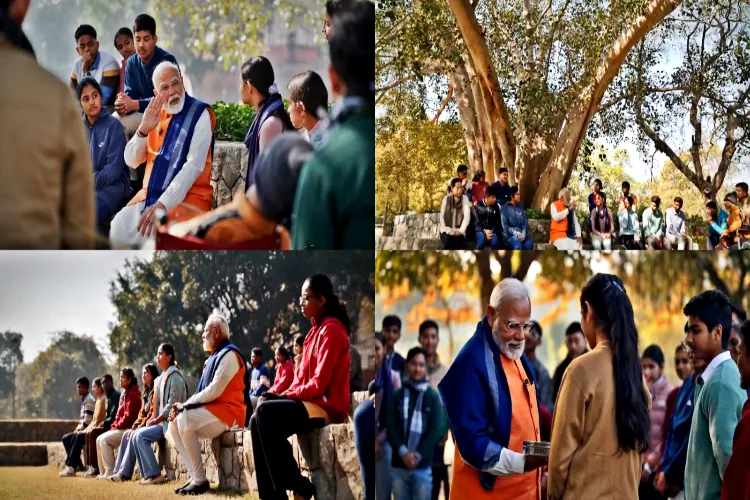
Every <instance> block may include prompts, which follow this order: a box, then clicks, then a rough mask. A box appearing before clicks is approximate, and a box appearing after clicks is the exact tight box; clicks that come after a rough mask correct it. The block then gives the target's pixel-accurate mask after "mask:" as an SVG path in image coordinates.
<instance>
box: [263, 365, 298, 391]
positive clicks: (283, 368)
mask: <svg viewBox="0 0 750 500" xmlns="http://www.w3.org/2000/svg"><path fill="white" fill-rule="evenodd" d="M293 381H294V361H292V360H291V359H287V360H286V361H285V362H283V363H282V364H280V365H279V367H278V368H277V369H276V378H275V379H274V381H273V385H272V386H271V388H270V389H269V390H268V392H270V393H272V394H281V393H282V392H284V391H285V390H287V389H289V387H291V386H292V382H293Z"/></svg>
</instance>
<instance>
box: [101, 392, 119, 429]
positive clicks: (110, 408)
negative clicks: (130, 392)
mask: <svg viewBox="0 0 750 500" xmlns="http://www.w3.org/2000/svg"><path fill="white" fill-rule="evenodd" d="M119 407H120V393H119V392H117V391H115V390H113V391H112V394H108V395H107V415H106V416H105V417H104V422H102V426H103V427H104V429H105V430H109V428H110V427H112V423H113V422H114V421H115V417H116V416H117V409H118V408H119Z"/></svg>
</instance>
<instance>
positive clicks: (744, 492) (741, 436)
mask: <svg viewBox="0 0 750 500" xmlns="http://www.w3.org/2000/svg"><path fill="white" fill-rule="evenodd" d="M748 450H750V399H748V400H747V401H745V406H743V407H742V418H740V421H739V422H737V427H735V429H734V443H733V445H732V456H731V457H729V463H728V464H727V468H726V470H724V482H723V483H722V484H721V500H740V499H742V500H745V499H747V498H750V454H748Z"/></svg>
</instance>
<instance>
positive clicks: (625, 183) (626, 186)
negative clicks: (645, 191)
mask: <svg viewBox="0 0 750 500" xmlns="http://www.w3.org/2000/svg"><path fill="white" fill-rule="evenodd" d="M622 187H624V188H628V189H630V183H629V182H628V181H622Z"/></svg>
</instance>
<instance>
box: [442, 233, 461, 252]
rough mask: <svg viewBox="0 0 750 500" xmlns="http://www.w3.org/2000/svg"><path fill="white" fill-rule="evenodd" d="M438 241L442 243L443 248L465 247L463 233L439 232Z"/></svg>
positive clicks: (455, 248)
mask: <svg viewBox="0 0 750 500" xmlns="http://www.w3.org/2000/svg"><path fill="white" fill-rule="evenodd" d="M440 242H441V243H442V244H443V250H463V249H464V248H466V237H465V236H464V235H463V234H461V235H459V236H453V235H450V234H448V233H440Z"/></svg>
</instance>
